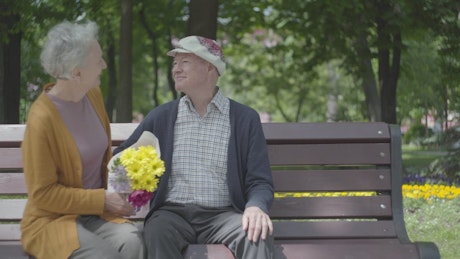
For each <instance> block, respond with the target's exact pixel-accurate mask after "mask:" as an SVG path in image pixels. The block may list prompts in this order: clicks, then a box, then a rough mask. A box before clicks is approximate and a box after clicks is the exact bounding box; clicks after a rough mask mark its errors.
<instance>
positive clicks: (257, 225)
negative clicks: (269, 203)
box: [243, 207, 273, 242]
mask: <svg viewBox="0 0 460 259" xmlns="http://www.w3.org/2000/svg"><path fill="white" fill-rule="evenodd" d="M243 229H244V231H246V232H247V233H248V238H249V240H250V241H253V242H257V241H258V240H259V237H260V238H262V239H263V240H265V239H266V238H267V236H268V235H272V234H273V224H272V221H271V219H270V217H269V216H268V215H267V214H266V213H265V212H264V211H263V210H261V209H260V208H258V207H247V208H246V209H245V210H244V213H243Z"/></svg>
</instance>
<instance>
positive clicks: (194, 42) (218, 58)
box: [167, 36, 225, 75]
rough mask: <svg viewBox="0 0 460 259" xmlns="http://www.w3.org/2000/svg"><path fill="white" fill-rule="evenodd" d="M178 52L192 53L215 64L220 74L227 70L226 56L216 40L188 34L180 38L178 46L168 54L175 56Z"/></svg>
mask: <svg viewBox="0 0 460 259" xmlns="http://www.w3.org/2000/svg"><path fill="white" fill-rule="evenodd" d="M177 53H192V54H195V55H197V56H198V57H200V58H202V59H204V60H206V61H208V62H209V63H211V64H213V65H214V66H215V67H216V68H217V71H218V72H219V75H222V74H223V73H224V71H225V58H224V53H223V52H222V49H221V48H220V46H219V45H218V44H217V42H216V41H214V40H212V39H208V38H205V37H201V36H188V37H185V38H183V39H181V40H179V42H178V44H177V45H176V48H175V49H173V50H170V51H168V53H167V55H168V56H172V57H174V56H175V55H176V54H177Z"/></svg>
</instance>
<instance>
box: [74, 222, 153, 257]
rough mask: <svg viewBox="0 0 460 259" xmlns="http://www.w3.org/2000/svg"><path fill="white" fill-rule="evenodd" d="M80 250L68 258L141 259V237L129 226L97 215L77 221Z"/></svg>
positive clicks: (142, 246) (131, 225)
mask: <svg viewBox="0 0 460 259" xmlns="http://www.w3.org/2000/svg"><path fill="white" fill-rule="evenodd" d="M77 231H78V239H79V241H80V248H78V249H77V250H75V251H74V252H73V253H72V255H71V256H70V258H71V259H88V258H94V259H105V258H107V259H115V258H116V259H128V258H129V259H131V258H132V259H144V257H145V247H144V242H143V239H142V234H141V232H140V231H139V229H138V228H137V227H136V226H135V225H134V224H132V223H123V224H117V223H112V222H108V221H106V220H104V219H101V218H100V217H98V216H80V217H78V218H77Z"/></svg>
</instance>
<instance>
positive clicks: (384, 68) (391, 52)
mask: <svg viewBox="0 0 460 259" xmlns="http://www.w3.org/2000/svg"><path fill="white" fill-rule="evenodd" d="M377 5H378V7H379V10H382V12H381V13H388V12H394V11H392V10H394V8H392V7H391V6H390V5H389V3H388V2H385V1H382V2H379V3H378V4H377ZM395 16H397V14H395ZM376 24H377V38H378V42H379V47H378V58H379V68H378V69H379V73H378V76H379V85H380V104H381V111H382V121H384V122H386V123H393V124H396V123H397V118H396V87H397V84H398V78H399V70H400V61H401V45H402V40H401V32H400V28H399V27H398V26H395V24H393V25H392V28H390V26H389V24H388V18H387V17H382V16H378V17H377V18H376Z"/></svg>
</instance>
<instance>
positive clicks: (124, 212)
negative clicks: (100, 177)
mask: <svg viewBox="0 0 460 259" xmlns="http://www.w3.org/2000/svg"><path fill="white" fill-rule="evenodd" d="M104 209H105V210H106V211H108V212H111V213H112V214H115V215H117V216H121V217H128V216H132V215H135V214H136V211H135V210H134V207H133V206H132V205H131V204H130V203H129V202H128V201H126V200H125V199H123V198H122V197H121V196H120V195H119V194H118V193H114V192H107V191H106V192H105V200H104Z"/></svg>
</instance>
